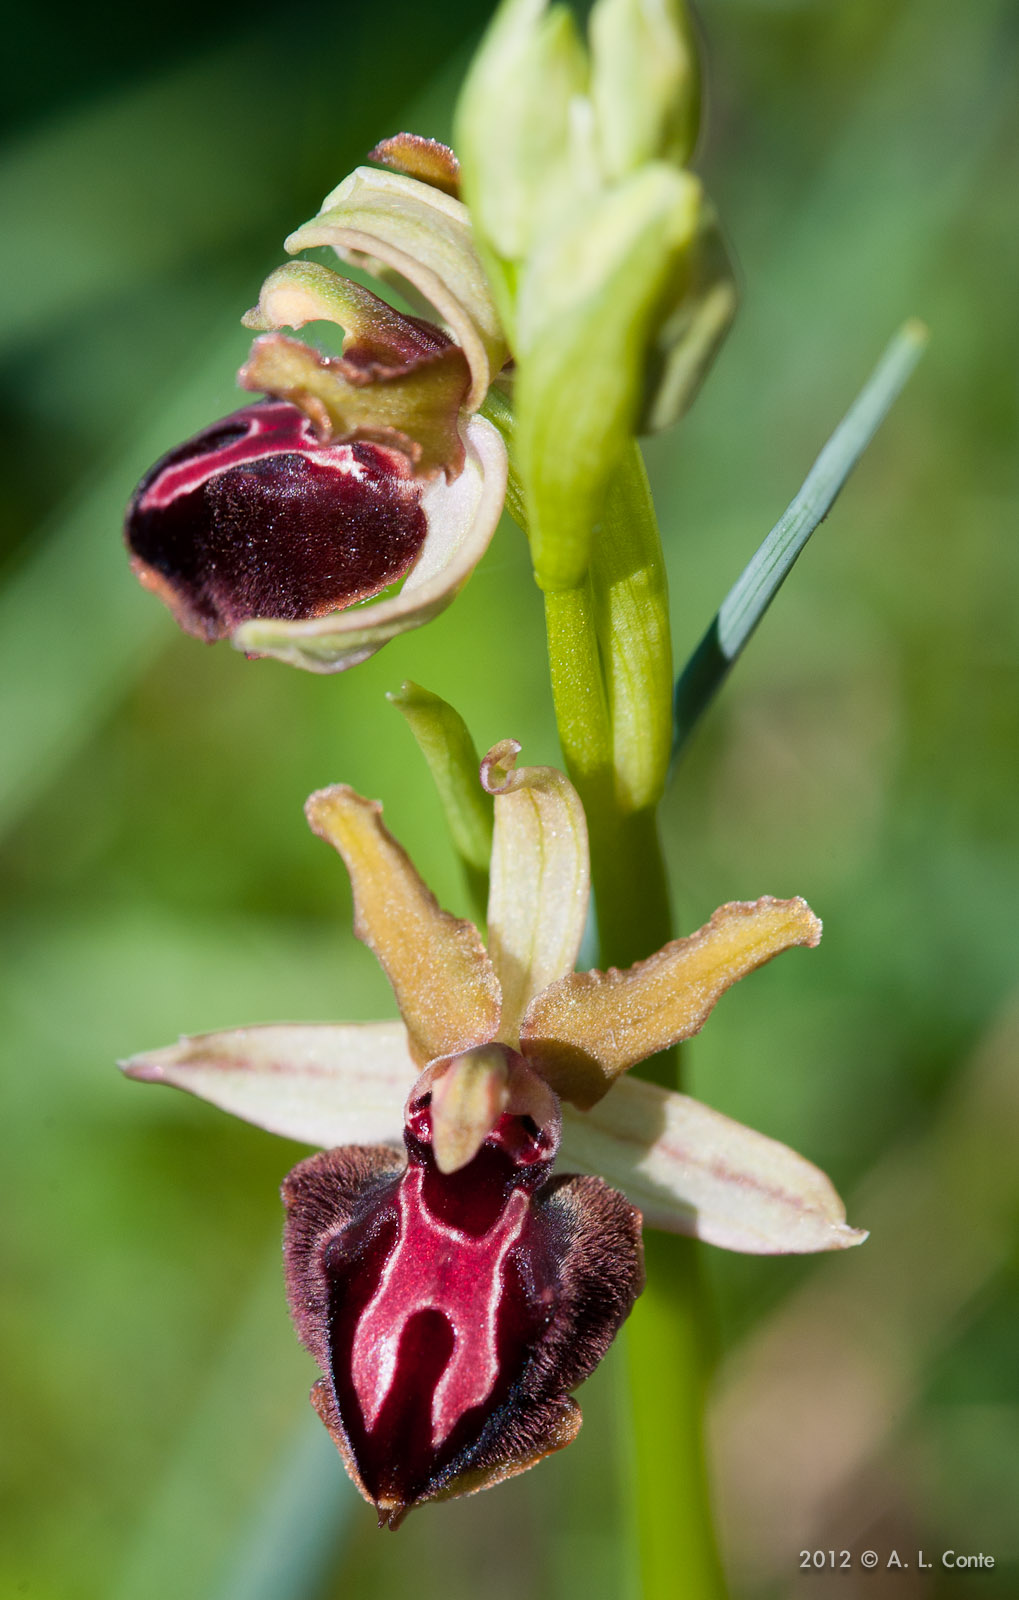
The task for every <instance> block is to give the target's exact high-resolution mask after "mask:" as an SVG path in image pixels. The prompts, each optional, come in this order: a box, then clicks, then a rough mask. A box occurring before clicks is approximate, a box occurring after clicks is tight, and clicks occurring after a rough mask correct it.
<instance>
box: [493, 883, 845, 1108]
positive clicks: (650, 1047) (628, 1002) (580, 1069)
mask: <svg viewBox="0 0 1019 1600" xmlns="http://www.w3.org/2000/svg"><path fill="white" fill-rule="evenodd" d="M820 937H821V924H820V922H819V921H818V919H817V917H815V916H814V913H813V912H812V911H811V909H810V907H809V906H808V905H807V903H806V901H805V900H800V899H798V898H797V899H795V900H774V899H772V898H771V896H770V895H768V896H765V897H764V898H763V899H761V900H755V901H745V900H734V901H731V902H730V903H729V904H728V905H724V906H719V908H718V910H717V911H716V912H715V913H714V915H713V916H712V918H711V920H710V921H709V922H707V923H705V925H704V927H703V928H699V929H698V931H697V932H696V933H693V934H691V935H690V936H689V938H687V939H673V940H672V941H671V942H670V943H669V944H667V945H665V946H664V948H663V949H661V950H659V951H658V952H657V954H655V955H653V956H649V957H648V959H647V960H646V961H638V962H637V963H636V965H635V966H632V967H628V968H627V969H626V971H625V972H621V971H619V969H618V968H616V967H610V968H609V970H608V972H574V973H571V974H570V975H569V976H568V977H565V978H561V979H560V981H559V982H558V983H554V984H552V985H551V987H550V988H548V989H546V990H545V991H544V993H543V994H540V995H538V996H537V998H536V999H535V1000H533V1001H532V1003H531V1005H530V1007H529V1008H528V1011H527V1015H526V1016H525V1018H524V1021H523V1025H522V1026H521V1029H520V1040H521V1049H522V1050H523V1053H524V1055H525V1056H526V1057H527V1059H528V1060H529V1061H531V1062H532V1063H533V1064H534V1066H535V1067H536V1068H537V1069H538V1071H540V1072H541V1073H542V1075H543V1076H544V1077H545V1079H546V1080H547V1081H548V1082H549V1083H550V1084H551V1085H552V1087H553V1089H554V1090H555V1091H556V1093H557V1094H558V1095H560V1096H562V1098H563V1099H564V1100H571V1101H572V1102H573V1104H574V1105H577V1106H580V1107H581V1109H586V1108H587V1107H589V1106H592V1105H594V1104H595V1103H596V1101H598V1100H600V1099H601V1097H602V1095H603V1094H604V1093H605V1091H606V1090H607V1089H608V1088H609V1087H610V1086H611V1084H612V1083H613V1082H614V1080H615V1079H616V1078H617V1077H618V1076H619V1074H620V1073H621V1072H625V1071H626V1069H627V1068H628V1067H632V1066H634V1065H635V1064H636V1063H637V1062H638V1061H643V1060H645V1059H646V1058H647V1057H648V1056H651V1055H654V1054H655V1052H656V1051H658V1050H665V1049H667V1048H668V1046H669V1045H673V1044H677V1043H678V1042H679V1040H680V1039H689V1037H690V1036H691V1034H694V1033H697V1032H698V1031H699V1030H700V1029H701V1028H702V1027H703V1026H704V1023H705V1022H706V1021H707V1018H708V1016H709V1014H710V1013H711V1010H712V1008H713V1007H714V1005H715V1002H716V1001H717V1000H718V999H719V998H720V997H721V996H722V995H723V994H724V993H725V991H726V989H728V988H730V987H731V986H732V985H733V984H734V983H736V982H737V980H738V979H740V978H743V977H745V976H746V974H747V973H748V972H752V971H753V970H754V968H755V967H760V966H762V965H763V964H764V962H765V961H770V960H771V958H772V956H776V955H778V954H779V952H780V951H781V950H788V949H790V948H791V946H793V945H797V944H805V945H816V944H817V943H818V941H819V939H820Z"/></svg>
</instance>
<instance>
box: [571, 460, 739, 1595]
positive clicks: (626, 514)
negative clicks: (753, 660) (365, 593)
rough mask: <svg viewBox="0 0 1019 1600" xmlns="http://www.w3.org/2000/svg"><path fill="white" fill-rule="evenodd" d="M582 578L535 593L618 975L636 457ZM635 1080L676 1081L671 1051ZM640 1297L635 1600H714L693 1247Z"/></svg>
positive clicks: (640, 606)
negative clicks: (638, 1596) (541, 600)
mask: <svg viewBox="0 0 1019 1600" xmlns="http://www.w3.org/2000/svg"><path fill="white" fill-rule="evenodd" d="M594 549H595V555H594V559H593V564H592V571H591V574H590V575H589V577H588V578H587V579H586V580H585V582H584V583H583V584H582V585H581V586H579V587H578V588H576V589H570V590H567V591H558V592H555V593H548V594H546V596H545V615H546V625H547V629H548V647H549V663H550V669H551V675H552V691H553V697H554V701H555V709H556V718H557V722H558V725H559V736H560V740H561V743H562V747H563V753H564V756H565V758H566V763H567V766H568V768H569V771H570V776H571V777H572V779H573V782H574V784H575V785H576V787H577V790H578V792H579V794H580V796H581V799H582V800H583V802H584V808H585V810H586V812H587V819H588V827H589V829H590V835H591V868H592V878H593V883H594V893H595V905H596V910H597V914H598V933H599V959H600V961H601V964H602V965H603V966H607V965H610V964H611V965H616V966H627V965H629V964H630V963H632V962H633V961H635V960H638V959H640V958H641V957H643V956H646V955H649V954H650V953H651V952H652V951H653V950H655V949H657V948H658V947H659V946H660V945H662V944H664V943H665V942H666V941H667V940H668V939H669V938H670V937H671V934H672V922H671V914H670V908H669V895H668V886H667V882H666V876H665V867H664V861H663V858H662V852H661V846H660V842H659V837H658V827H657V818H656V803H657V800H658V798H659V796H660V794H661V788H662V785H663V783H664V778H665V769H666V763H667V759H668V747H669V729H670V721H671V704H670V701H671V662H670V659H669V653H668V652H669V642H668V614H667V599H666V595H665V582H664V569H663V565H662V559H661V549H660V545H659V538H658V529H657V524H656V522H655V519H654V512H653V508H652V507H651V501H650V496H649V494H648V490H647V481H646V478H645V477H644V470H643V463H642V462H641V461H640V457H639V454H638V453H637V452H636V447H634V449H633V451H631V453H630V455H629V457H628V460H627V463H626V465H625V467H624V470H623V471H622V472H621V473H620V475H619V478H618V479H617V481H616V482H615V484H614V486H613V490H612V493H611V495H610V501H609V504H608V505H607V507H606V515H605V518H604V522H603V524H602V528H601V529H600V530H599V533H598V537H597V538H596V540H595V545H594ZM643 1073H644V1075H645V1076H647V1077H650V1078H654V1079H655V1080H656V1081H658V1082H660V1083H663V1084H665V1085H667V1086H675V1085H676V1084H677V1083H678V1064H677V1058H676V1055H675V1053H674V1052H673V1053H668V1054H665V1055H662V1056H659V1057H656V1058H655V1059H654V1061H651V1062H645V1063H644V1066H643ZM645 1250H646V1259H647V1269H648V1271H647V1280H648V1281H647V1288H646V1289H645V1291H644V1293H643V1295H642V1296H641V1298H640V1299H639V1300H638V1302H637V1305H636V1307H635V1309H634V1311H633V1314H632V1315H631V1317H630V1320H629V1322H628V1324H627V1328H626V1348H627V1365H628V1373H629V1382H630V1397H631V1408H630V1409H631V1416H632V1430H633V1431H632V1440H633V1456H632V1461H633V1473H632V1487H633V1505H632V1514H633V1522H634V1525H635V1527H636V1530H637V1535H638V1540H639V1546H640V1570H641V1593H642V1596H643V1600H680V1597H681V1600H724V1596H725V1580H724V1577H723V1574H722V1569H721V1564H720V1561H719V1555H718V1547H717V1543H716V1540H715V1534H714V1526H713V1520H712V1514H711V1504H710V1495H709V1489H708V1477H707V1470H706V1465H705V1456H704V1423H703V1415H704V1397H705V1390H706V1381H707V1380H706V1375H707V1370H708V1365H709V1360H708V1356H709V1338H708V1333H707V1325H706V1324H707V1319H706V1315H705V1309H704V1295H703V1287H702V1281H701V1264H700V1257H699V1246H698V1245H697V1242H696V1241H695V1240H692V1239H684V1238H677V1237H674V1236H671V1235H666V1234H659V1233H649V1234H648V1235H647V1236H646V1238H645Z"/></svg>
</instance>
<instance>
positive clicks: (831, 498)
mask: <svg viewBox="0 0 1019 1600" xmlns="http://www.w3.org/2000/svg"><path fill="white" fill-rule="evenodd" d="M927 338H928V333H927V329H926V328H925V327H924V325H923V323H922V322H918V321H917V320H916V319H915V318H914V319H911V320H910V321H909V322H906V323H904V324H903V326H902V327H901V328H900V329H899V331H898V333H897V334H896V335H895V337H894V338H893V339H892V341H891V343H890V344H889V345H888V347H887V349H886V350H885V352H884V354H883V356H882V357H881V360H880V361H879V362H878V364H877V366H876V367H875V369H874V371H873V373H872V374H871V376H870V378H869V379H868V381H867V383H866V384H865V385H864V387H863V389H862V390H861V391H860V393H859V395H858V396H857V398H856V400H855V401H854V402H853V404H852V406H851V407H850V408H849V410H848V411H847V413H846V415H845V416H844V417H843V419H842V421H841V422H840V423H839V425H838V427H837V428H836V429H835V432H834V433H833V434H832V436H831V438H830V439H829V440H828V443H827V444H826V445H825V447H824V449H823V450H822V451H821V454H820V455H819V456H818V458H817V460H816V461H815V462H814V465H813V466H812V467H811V469H810V471H809V472H808V474H807V476H806V478H805V480H804V482H803V485H802V487H801V489H800V491H799V493H798V494H797V495H796V497H795V499H794V500H793V501H792V502H791V504H790V505H789V506H788V507H787V509H786V510H785V511H784V512H783V514H782V516H781V517H780V518H779V520H778V522H776V524H775V526H774V527H773V528H772V530H771V532H770V533H769V534H768V536H767V538H766V539H765V540H764V542H763V544H761V545H760V546H759V548H758V549H757V550H756V551H755V553H754V555H753V556H752V558H751V560H750V561H749V562H748V563H747V565H746V567H744V569H743V571H742V572H741V573H740V576H739V577H738V578H737V580H736V582H735V583H734V584H733V586H732V588H731V589H730V590H729V593H728V594H727V595H726V597H725V599H724V600H723V601H722V605H721V608H720V610H719V612H718V614H717V616H716V617H715V619H714V621H713V622H712V624H711V626H710V628H709V629H708V631H707V633H706V634H705V635H704V637H703V639H702V640H701V642H700V644H699V645H698V646H697V649H696V650H695V651H694V653H693V655H692V656H691V657H690V659H689V661H688V662H687V664H686V666H685V667H684V669H683V671H682V673H681V674H680V677H679V681H678V683H677V684H676V698H675V735H674V742H673V756H674V757H675V756H676V755H677V754H678V753H679V751H680V750H681V749H682V747H683V746H684V745H685V743H686V741H687V739H688V738H689V737H690V734H691V733H692V732H693V730H694V728H695V727H696V725H697V723H698V722H699V721H700V719H701V717H702V716H703V715H704V712H705V711H706V710H707V708H708V706H709V705H710V704H711V702H712V700H713V699H714V697H715V695H716V694H717V693H718V690H719V689H720V688H721V686H722V684H723V682H724V681H725V679H726V677H727V676H728V674H729V672H730V671H731V669H732V667H733V665H734V663H735V662H736V660H737V659H738V657H739V655H740V654H741V652H742V651H743V649H744V647H745V645H746V644H747V641H748V640H749V639H750V636H751V634H752V633H753V632H754V629H755V628H756V627H757V624H758V623H759V622H760V620H761V618H762V617H763V616H764V613H765V612H766V611H767V609H768V607H769V606H770V605H771V602H772V600H773V599H774V598H775V596H776V594H777V593H778V591H779V589H780V588H781V587H782V584H783V583H784V582H785V580H786V578H787V577H788V575H789V573H790V571H791V570H792V567H793V564H794V562H795V561H796V559H797V557H798V556H799V554H800V552H801V551H802V550H803V548H804V546H805V545H806V543H807V540H808V539H809V538H810V536H811V534H812V533H813V532H814V530H815V528H817V527H818V526H819V524H820V523H822V522H823V521H824V519H825V517H826V516H827V515H828V512H829V511H830V510H831V508H832V506H833V505H834V503H835V501H836V499H837V497H838V495H839V492H840V490H841V489H842V486H843V485H844V483H845V482H846V479H847V478H848V477H849V474H850V473H851V472H852V470H853V468H854V467H855V465H856V463H857V462H858V461H859V459H860V457H861V456H862V455H863V452H864V451H865V450H866V448H867V446H868V445H869V444H870V441H871V440H872V439H873V437H874V435H875V434H876V432H877V430H878V428H879V427H880V426H881V423H882V422H883V421H884V419H885V417H886V416H887V415H888V412H889V411H890V409H891V407H892V405H893V404H894V402H895V400H896V398H897V397H898V395H899V394H900V392H901V391H902V389H903V387H904V385H905V383H906V381H907V379H908V378H909V376H910V374H911V372H912V371H913V368H914V367H915V366H916V364H917V362H918V361H919V359H920V357H921V355H922V354H923V352H924V348H925V346H926V344H927Z"/></svg>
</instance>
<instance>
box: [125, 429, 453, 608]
mask: <svg viewBox="0 0 1019 1600" xmlns="http://www.w3.org/2000/svg"><path fill="white" fill-rule="evenodd" d="M426 533H427V519H426V517H425V513H424V511H423V509H422V506H421V486H420V484H419V482H418V481H417V480H415V478H414V476H413V473H412V469H411V466H410V463H409V462H408V460H407V458H406V456H405V455H404V454H403V453H402V452H400V451H399V450H394V449H391V448H389V447H388V446H386V445H382V444H377V443H373V442H370V441H367V440H356V441H354V442H350V443H339V444H337V443H325V442H323V441H322V440H321V439H319V437H318V436H317V434H316V433H315V430H314V428H313V426H312V423H311V422H310V420H309V418H308V417H307V416H306V415H305V414H304V412H302V411H301V410H299V409H298V408H297V407H296V406H293V405H290V404H289V403H288V402H286V401H279V400H266V401H260V402H256V403H254V404H252V405H249V406H245V407H243V408H242V409H241V410H239V411H236V412H234V413H233V415H232V416H229V417H225V418H223V419H222V420H221V421H219V422H216V423H213V424H212V425H211V426H210V427H208V428H205V429H203V430H202V431H201V432H200V433H198V434H196V435H195V436H194V437H193V438H192V439H189V440H188V441H187V442H186V443H185V444H183V445H180V446H178V447H177V448H176V449H175V450H172V451H170V452H169V453H168V454H167V455H165V456H164V457H163V458H162V460H161V461H158V462H157V463H156V465H155V466H154V467H153V468H152V469H151V470H150V471H149V472H148V473H147V474H146V476H145V477H144V478H143V479H142V482H141V483H140V484H139V486H138V488H137V489H136V491H135V493H134V495H133V497H132V499H131V503H130V505H129V507H128V512H127V522H126V529H125V536H126V540H127V544H128V548H129V549H130V551H131V555H132V565H133V567H134V570H135V572H136V573H137V575H138V577H139V578H140V580H141V582H142V583H143V584H144V585H145V586H146V587H147V588H149V589H152V590H154V591H155V592H156V593H157V594H158V595H159V596H160V598H161V599H163V600H164V601H165V602H166V604H167V605H169V607H170V609H171V610H172V611H173V612H174V615H175V616H176V618H177V620H178V622H179V623H180V624H181V626H182V627H184V628H186V629H187V630H188V631H189V632H190V633H194V634H197V635H198V637H200V638H204V639H208V640H214V639H221V638H224V637H226V636H228V635H229V634H231V633H232V632H233V631H234V630H235V629H236V628H237V627H239V626H240V625H241V624H242V623H244V622H248V621H251V620H252V619H254V618H271V619H283V620H287V621H293V620H301V619H306V618H311V617H318V616H322V615H324V614H325V613H327V612H329V611H333V610H337V609H340V608H342V607H346V606H350V605H353V604H355V603H356V602H357V601H359V600H365V599H369V598H370V597H371V596H373V595H377V594H379V593H380V592H381V591H382V590H383V589H385V588H387V587H388V585H390V584H391V583H394V582H396V581H397V580H398V579H400V578H402V577H403V576H404V575H405V574H406V573H407V572H408V570H409V569H410V567H411V566H412V565H413V564H414V561H415V560H416V558H417V556H418V554H419V553H420V550H421V547H422V545H423V543H424V540H425V535H426Z"/></svg>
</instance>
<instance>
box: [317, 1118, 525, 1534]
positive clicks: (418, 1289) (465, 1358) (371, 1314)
mask: <svg viewBox="0 0 1019 1600" xmlns="http://www.w3.org/2000/svg"><path fill="white" fill-rule="evenodd" d="M503 1120H504V1121H505V1122H507V1123H511V1122H515V1121H517V1119H514V1118H508V1117H507V1118H504V1119H503ZM421 1131H424V1130H423V1129H422V1130H421ZM507 1132H510V1130H507ZM513 1142H514V1140H513V1138H512V1137H511V1138H510V1139H508V1140H507V1141H506V1143H507V1144H509V1145H510V1146H512V1144H513ZM407 1145H408V1153H409V1157H410V1160H409V1165H408V1167H407V1169H406V1170H405V1172H404V1173H403V1174H402V1175H400V1176H399V1177H397V1178H395V1179H393V1180H392V1182H391V1183H390V1185H389V1186H388V1192H387V1193H386V1194H385V1195H384V1197H380V1198H379V1199H377V1200H376V1203H375V1205H374V1206H373V1207H372V1211H371V1215H370V1216H369V1217H367V1218H365V1219H364V1220H363V1221H362V1222H360V1223H353V1224H352V1225H351V1226H349V1227H348V1228H346V1229H345V1230H344V1231H343V1233H342V1234H340V1235H338V1236H336V1237H335V1238H334V1239H333V1240H332V1242H331V1243H330V1245H329V1246H328V1248H327V1251H326V1255H325V1261H324V1266H325V1270H326V1275H327V1278H328V1280H329V1284H330V1312H331V1318H330V1321H331V1327H330V1349H331V1363H330V1365H331V1375H332V1381H333V1387H334V1393H335V1395H336V1401H337V1405H338V1408H339V1411H340V1415H341V1417H342V1418H343V1422H344V1426H345V1428H346V1430H347V1433H348V1435H349V1437H350V1443H351V1447H352V1449H353V1453H354V1456H355V1458H356V1459H357V1462H358V1466H359V1469H360V1471H361V1474H362V1477H363V1479H364V1482H365V1486H366V1488H367V1489H368V1492H369V1493H370V1494H371V1495H372V1497H373V1499H375V1500H376V1501H377V1502H379V1503H385V1502H387V1501H397V1502H401V1503H410V1502H412V1501H413V1500H414V1499H416V1498H417V1497H418V1495H420V1494H421V1493H422V1492H424V1490H425V1489H426V1488H427V1487H428V1486H429V1485H430V1484H433V1483H434V1482H435V1481H436V1479H437V1478H439V1477H440V1476H441V1475H443V1474H444V1473H445V1471H446V1470H447V1469H450V1468H452V1469H454V1470H455V1468H456V1460H457V1457H458V1455H460V1454H462V1453H463V1452H464V1451H466V1450H467V1449H469V1448H470V1447H471V1446H473V1445H474V1444H475V1443H476V1442H477V1440H478V1437H479V1435H480V1434H481V1433H482V1431H483V1429H484V1427H485V1425H486V1423H487V1422H488V1421H489V1419H491V1418H493V1417H494V1416H495V1415H496V1414H497V1413H498V1411H499V1409H500V1407H502V1406H503V1404H504V1403H505V1402H506V1400H507V1399H508V1397H509V1396H510V1395H511V1392H512V1389H513V1386H514V1384H515V1383H516V1382H517V1380H518V1379H519V1378H520V1376H521V1374H522V1372H523V1369H524V1367H525V1365H526V1362H527V1359H528V1355H529V1352H530V1349H531V1347H532V1346H533V1344H534V1342H535V1340H536V1339H537V1338H538V1337H539V1336H540V1334H541V1332H542V1331H543V1329H544V1328H545V1327H547V1325H548V1323H549V1320H550V1319H551V1317H552V1315H553V1312H554V1310H555V1304H556V1298H557V1295H556V1281H557V1263H556V1262H555V1260H554V1259H553V1253H552V1250H551V1249H550V1241H549V1240H548V1239H547V1238H546V1236H545V1229H544V1227H543V1226H542V1225H541V1222H540V1219H539V1217H538V1215H537V1213H536V1209H535V1206H534V1204H533V1201H532V1191H533V1190H534V1189H535V1188H536V1187H537V1186H538V1185H540V1184H541V1183H542V1182H543V1181H544V1180H545V1179H546V1178H547V1176H548V1162H547V1161H545V1160H542V1159H538V1160H535V1154H536V1152H535V1151H534V1149H533V1146H532V1148H531V1151H530V1153H529V1155H528V1156H525V1157H524V1159H522V1160H520V1159H515V1158H514V1155H513V1154H512V1153H511V1150H510V1149H507V1148H506V1145H505V1144H503V1143H502V1141H499V1142H490V1143H489V1144H486V1145H485V1146H484V1147H483V1149H482V1150H481V1151H480V1152H479V1154H478V1156H476V1157H475V1159H474V1161H472V1162H471V1163H470V1166H469V1167H467V1168H464V1169H463V1171H462V1172H461V1173H454V1174H452V1175H451V1176H445V1177H444V1176H443V1175H442V1174H440V1173H439V1172H438V1171H437V1169H436V1167H435V1165H434V1162H433V1160H432V1156H431V1149H430V1146H429V1145H428V1144H427V1143H424V1142H422V1141H420V1140H419V1139H418V1138H416V1137H415V1136H414V1135H413V1134H411V1133H410V1132H408V1137H407Z"/></svg>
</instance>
